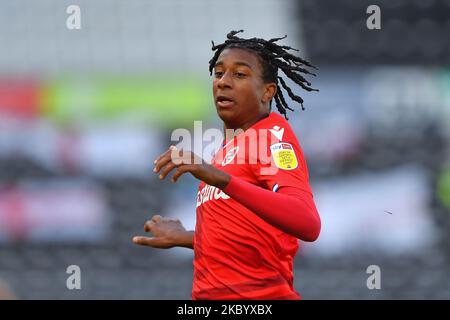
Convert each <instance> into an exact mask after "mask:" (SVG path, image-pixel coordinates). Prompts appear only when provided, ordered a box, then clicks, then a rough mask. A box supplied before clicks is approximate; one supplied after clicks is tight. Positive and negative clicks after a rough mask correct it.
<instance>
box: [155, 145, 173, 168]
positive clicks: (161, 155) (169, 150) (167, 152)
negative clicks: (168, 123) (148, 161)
mask: <svg viewBox="0 0 450 320" xmlns="http://www.w3.org/2000/svg"><path fill="white" fill-rule="evenodd" d="M173 147H174V146H170V147H169V149H167V150H166V151H165V152H163V153H161V154H160V155H159V156H158V158H156V159H155V161H153V164H156V163H157V162H158V161H159V160H161V159H162V158H163V157H164V156H166V155H167V154H170V153H171V152H172V149H173Z"/></svg>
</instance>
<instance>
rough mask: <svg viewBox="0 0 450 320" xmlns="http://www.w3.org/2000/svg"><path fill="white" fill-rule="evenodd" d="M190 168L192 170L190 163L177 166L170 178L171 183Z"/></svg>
mask: <svg viewBox="0 0 450 320" xmlns="http://www.w3.org/2000/svg"><path fill="white" fill-rule="evenodd" d="M190 170H192V165H184V166H181V167H178V169H177V171H175V173H174V174H173V176H172V179H171V180H172V182H173V183H175V182H177V181H178V178H179V177H181V176H182V175H183V174H185V173H186V172H189V171H190Z"/></svg>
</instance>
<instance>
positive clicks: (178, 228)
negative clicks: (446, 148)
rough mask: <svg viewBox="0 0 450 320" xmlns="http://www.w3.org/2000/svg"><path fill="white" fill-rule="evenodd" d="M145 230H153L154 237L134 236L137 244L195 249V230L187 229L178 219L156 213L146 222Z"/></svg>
mask: <svg viewBox="0 0 450 320" xmlns="http://www.w3.org/2000/svg"><path fill="white" fill-rule="evenodd" d="M144 231H145V232H151V233H152V234H153V237H145V236H136V237H133V242H134V243H135V244H139V245H143V246H148V247H152V248H158V249H169V248H173V247H184V248H189V249H194V244H193V243H194V231H187V230H186V229H185V228H184V227H183V224H182V223H181V222H180V220H178V219H170V218H163V217H161V216H160V215H155V216H153V217H152V219H151V220H149V221H147V222H145V224H144Z"/></svg>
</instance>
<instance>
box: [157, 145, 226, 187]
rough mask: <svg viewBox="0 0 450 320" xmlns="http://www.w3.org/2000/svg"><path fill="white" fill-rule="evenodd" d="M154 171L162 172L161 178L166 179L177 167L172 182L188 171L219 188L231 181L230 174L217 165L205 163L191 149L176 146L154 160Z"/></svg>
mask: <svg viewBox="0 0 450 320" xmlns="http://www.w3.org/2000/svg"><path fill="white" fill-rule="evenodd" d="M154 165H155V168H154V169H153V172H155V173H159V172H160V171H161V173H160V175H159V178H160V179H161V180H162V179H164V178H165V177H166V176H167V175H168V174H169V173H170V171H172V170H173V169H176V171H175V173H174V174H173V176H172V179H171V180H172V182H176V181H177V180H178V178H179V177H180V176H181V175H183V174H184V173H186V172H189V173H191V174H192V175H193V176H194V177H196V178H197V179H199V180H201V181H203V182H205V183H207V184H209V185H211V186H215V187H218V188H219V189H223V188H225V186H226V185H227V184H228V182H230V175H229V174H227V173H225V172H223V171H221V170H219V169H217V168H216V167H214V166H212V165H210V164H207V163H204V161H203V160H202V159H201V158H200V157H198V156H197V155H195V154H194V153H193V152H191V151H184V150H178V149H177V148H176V147H175V146H170V148H169V149H168V150H167V151H166V152H164V153H163V154H161V155H160V156H159V157H158V158H157V159H156V160H155V161H154Z"/></svg>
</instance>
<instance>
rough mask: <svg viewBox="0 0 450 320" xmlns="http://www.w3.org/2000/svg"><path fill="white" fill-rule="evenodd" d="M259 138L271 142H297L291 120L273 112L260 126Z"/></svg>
mask: <svg viewBox="0 0 450 320" xmlns="http://www.w3.org/2000/svg"><path fill="white" fill-rule="evenodd" d="M258 138H259V139H260V140H261V139H264V140H266V141H267V142H269V143H270V145H271V144H273V143H277V142H291V143H296V144H297V138H296V135H295V133H294V130H292V127H291V126H290V124H289V122H288V121H287V120H286V119H285V118H284V117H283V116H281V115H279V114H278V113H275V112H272V113H270V115H269V116H268V117H267V118H266V119H264V120H263V121H261V124H260V125H259V126H258Z"/></svg>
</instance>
